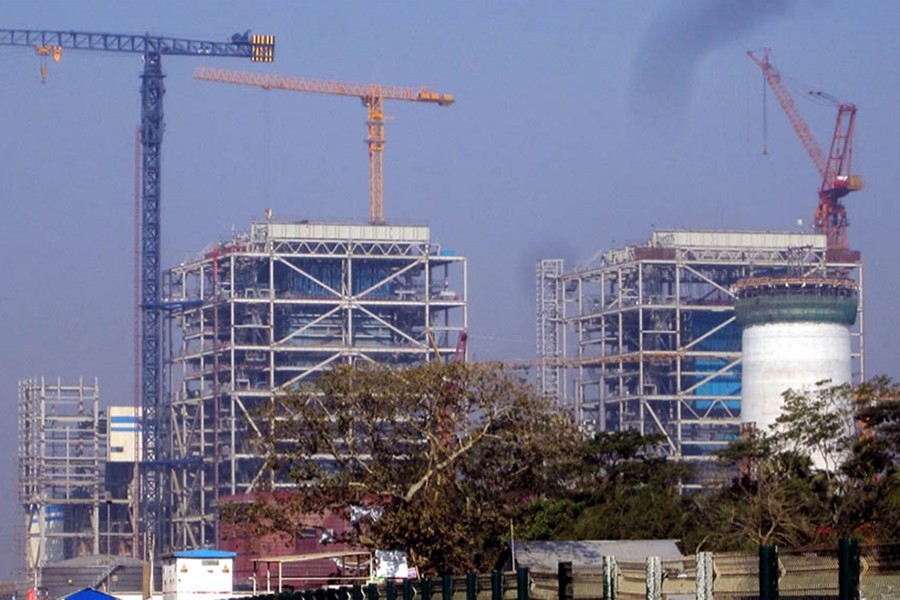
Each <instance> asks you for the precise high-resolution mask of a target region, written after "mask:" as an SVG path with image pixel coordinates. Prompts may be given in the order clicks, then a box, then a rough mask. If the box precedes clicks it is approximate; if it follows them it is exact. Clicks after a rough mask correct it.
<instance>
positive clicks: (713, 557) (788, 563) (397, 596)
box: [256, 540, 900, 600]
mask: <svg viewBox="0 0 900 600" xmlns="http://www.w3.org/2000/svg"><path fill="white" fill-rule="evenodd" d="M256 598H258V599H259V600H556V599H559V600H777V599H779V598H785V599H790V600H897V599H900V544H894V545H881V546H859V545H857V544H856V543H855V542H853V541H852V540H842V543H841V546H840V547H839V548H837V549H825V550H815V551H809V550H807V551H790V552H781V553H779V552H778V551H777V550H776V549H775V548H773V547H763V548H761V549H760V552H759V554H758V555H753V554H736V553H716V554H713V553H705V552H704V553H699V554H697V555H696V556H693V557H684V558H683V559H681V560H671V561H661V560H660V559H659V558H655V557H650V558H648V559H647V560H646V561H643V562H637V561H625V560H622V561H618V560H616V559H615V557H603V559H602V562H601V564H599V565H587V566H584V565H574V566H573V565H572V563H566V562H562V563H560V564H559V568H558V570H557V571H555V572H548V571H539V570H534V571H530V570H528V569H519V570H518V571H517V572H515V573H500V572H494V573H492V574H486V575H477V574H468V575H463V576H445V577H443V578H439V579H435V580H433V581H432V580H427V579H426V580H415V581H412V580H409V581H403V582H382V583H378V584H375V583H373V584H370V585H367V586H360V585H356V586H352V587H345V588H339V589H334V588H332V589H329V590H325V589H319V590H315V591H313V590H306V591H303V592H299V591H298V592H286V593H283V594H269V595H260V596H257V597H256Z"/></svg>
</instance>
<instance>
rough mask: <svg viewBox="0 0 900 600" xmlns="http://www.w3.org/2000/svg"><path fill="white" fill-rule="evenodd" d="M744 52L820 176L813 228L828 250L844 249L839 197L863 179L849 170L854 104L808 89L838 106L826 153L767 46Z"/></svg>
mask: <svg viewBox="0 0 900 600" xmlns="http://www.w3.org/2000/svg"><path fill="white" fill-rule="evenodd" d="M747 55H748V56H749V57H750V58H751V59H752V60H753V62H755V63H756V64H757V65H758V66H759V68H760V69H762V71H763V74H764V75H765V78H766V82H768V84H769V87H771V88H772V91H773V92H774V93H775V97H776V98H777V99H778V103H779V104H781V108H782V109H784V112H785V114H786V115H787V118H788V120H789V121H790V122H791V126H792V127H793V128H794V131H795V132H796V133H797V136H798V137H799V138H800V142H801V143H802V144H803V147H804V148H805V149H806V153H807V154H808V155H809V157H810V159H812V162H813V165H815V167H816V169H817V170H818V171H819V175H821V177H822V184H821V185H820V186H819V203H818V205H817V206H816V212H815V215H814V216H813V227H814V228H815V231H816V233H823V234H825V236H826V239H827V241H828V248H829V249H836V250H846V249H847V247H848V246H847V225H848V223H847V211H846V210H845V208H844V205H843V203H842V202H841V198H843V197H844V196H846V195H847V194H849V193H850V192H855V191H858V190H861V189H863V183H862V178H860V177H859V175H854V174H852V171H851V170H850V167H851V162H852V159H853V130H854V124H855V123H856V105H855V104H853V103H852V102H844V101H841V100H838V99H837V98H834V97H832V96H830V95H828V94H825V93H823V92H810V94H811V95H815V96H817V97H820V98H823V99H825V100H828V101H829V102H831V103H833V104H834V105H836V106H837V121H836V123H835V126H834V134H833V135H832V137H831V147H830V149H829V151H828V154H826V153H825V151H824V150H823V149H822V147H821V146H819V143H818V142H817V141H816V137H815V135H814V134H813V132H812V129H810V128H809V125H807V124H806V121H805V120H804V119H803V115H801V114H800V110H799V109H798V108H797V105H796V104H795V103H794V99H793V97H792V96H791V93H790V92H789V91H788V88H787V86H786V85H785V83H784V81H783V79H782V77H781V73H779V72H778V70H777V69H776V68H775V67H774V66H772V63H771V62H769V49H768V48H766V49H765V50H764V51H763V55H762V57H760V56H757V55H756V54H754V53H753V52H752V51H748V52H747Z"/></svg>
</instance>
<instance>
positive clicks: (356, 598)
mask: <svg viewBox="0 0 900 600" xmlns="http://www.w3.org/2000/svg"><path fill="white" fill-rule="evenodd" d="M350 597H351V598H353V600H363V593H362V586H361V585H360V584H358V583H354V584H353V592H352V593H351V595H350Z"/></svg>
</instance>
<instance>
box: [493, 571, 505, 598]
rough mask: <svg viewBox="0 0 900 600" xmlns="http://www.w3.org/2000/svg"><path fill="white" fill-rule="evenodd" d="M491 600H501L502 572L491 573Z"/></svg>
mask: <svg viewBox="0 0 900 600" xmlns="http://www.w3.org/2000/svg"><path fill="white" fill-rule="evenodd" d="M491 600H503V572H502V571H494V572H492V573H491Z"/></svg>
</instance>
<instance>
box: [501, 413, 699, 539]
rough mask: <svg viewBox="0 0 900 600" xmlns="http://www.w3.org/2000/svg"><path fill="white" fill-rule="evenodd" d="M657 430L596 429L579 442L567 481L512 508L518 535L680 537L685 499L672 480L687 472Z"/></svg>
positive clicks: (680, 479)
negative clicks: (560, 492) (551, 493)
mask: <svg viewBox="0 0 900 600" xmlns="http://www.w3.org/2000/svg"><path fill="white" fill-rule="evenodd" d="M664 441H665V438H664V437H663V436H658V435H649V436H645V435H641V434H640V433H639V432H637V431H632V430H626V431H612V432H601V433H598V434H596V435H595V436H594V437H593V438H591V439H590V440H589V441H588V442H587V443H586V444H585V445H584V446H583V450H584V454H583V455H582V456H581V457H580V458H579V460H578V467H577V470H576V471H575V472H574V473H573V474H574V475H576V478H575V479H573V484H572V486H571V487H569V488H567V489H566V490H565V494H566V495H565V496H564V497H562V498H558V499H539V500H535V501H533V502H531V503H529V504H528V505H526V506H524V507H522V508H521V509H520V510H518V511H517V512H516V515H515V517H516V527H517V530H518V535H521V537H522V538H523V539H579V540H587V539H594V540H596V539H649V538H677V537H681V535H682V533H683V527H684V522H685V510H684V509H685V506H686V505H687V502H686V501H685V499H684V498H682V497H681V496H679V493H678V486H679V484H681V483H682V482H683V481H685V480H686V479H688V478H689V477H690V475H691V469H690V468H689V467H688V465H686V464H685V463H683V462H676V461H671V460H669V459H668V458H667V456H666V454H665V452H664V450H663V443H664Z"/></svg>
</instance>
